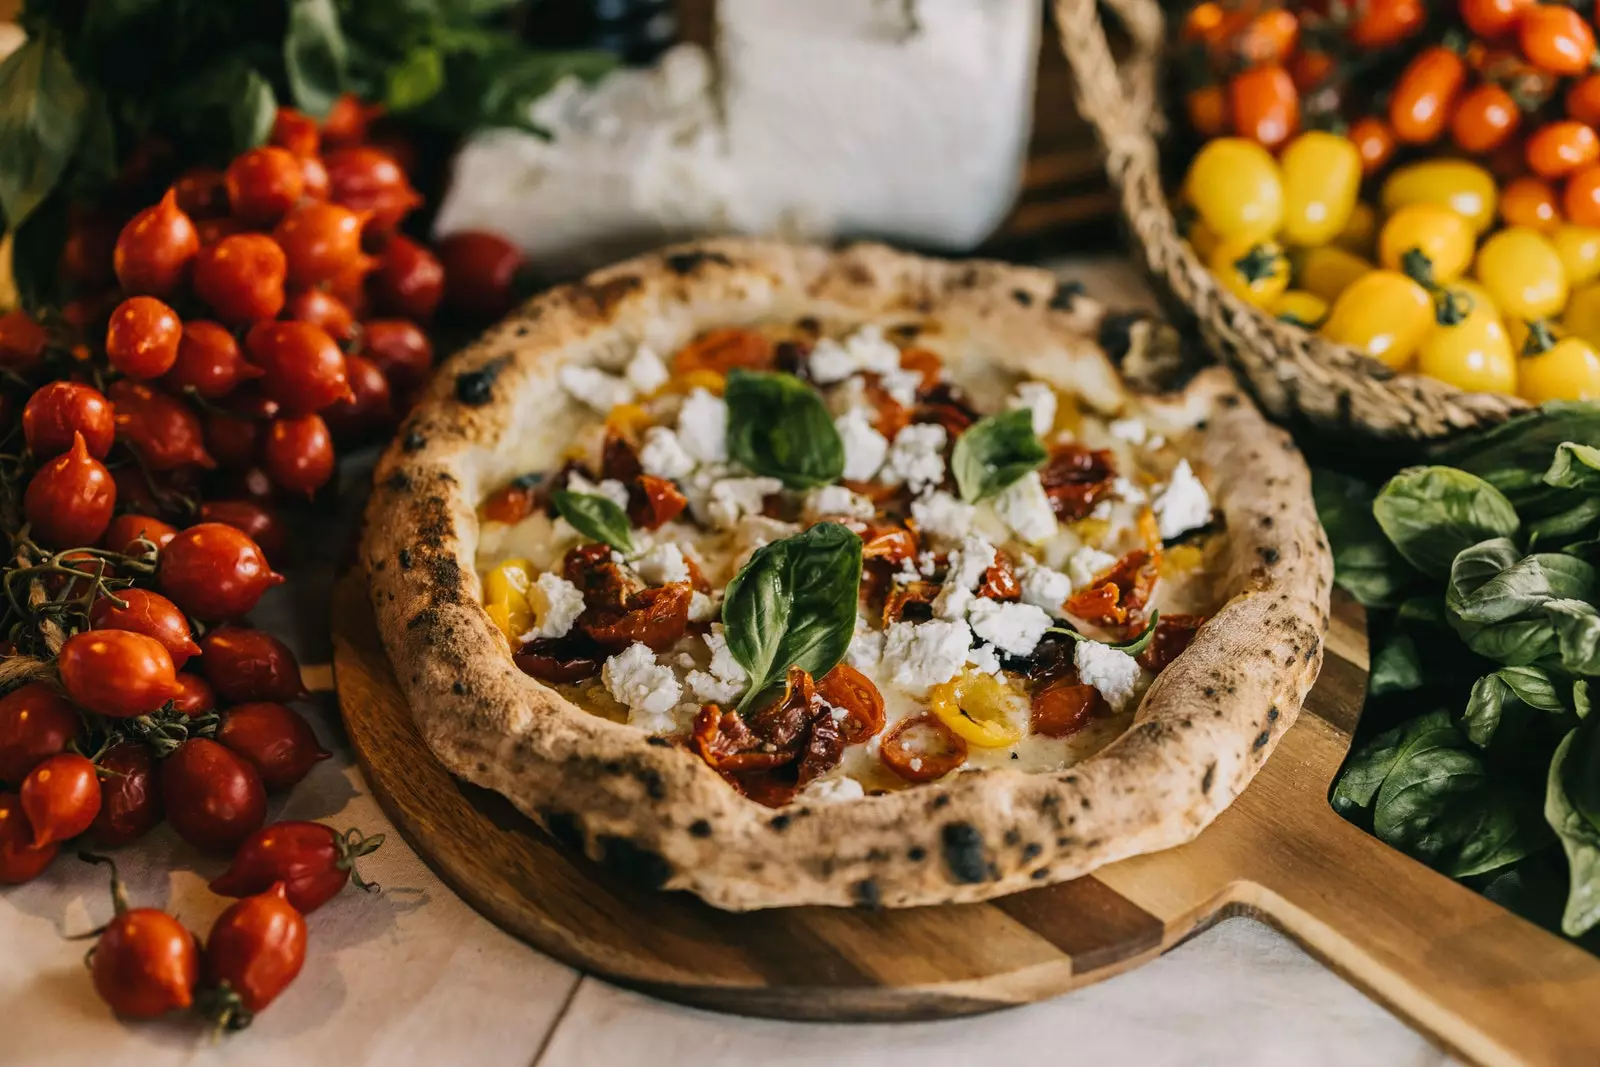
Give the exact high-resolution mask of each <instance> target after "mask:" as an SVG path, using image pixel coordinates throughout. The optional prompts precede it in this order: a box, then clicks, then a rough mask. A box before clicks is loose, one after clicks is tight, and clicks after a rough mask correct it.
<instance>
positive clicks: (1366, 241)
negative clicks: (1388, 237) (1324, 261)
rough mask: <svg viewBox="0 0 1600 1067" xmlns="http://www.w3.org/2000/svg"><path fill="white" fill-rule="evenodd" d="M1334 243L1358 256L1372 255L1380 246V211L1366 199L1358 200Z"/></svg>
mask: <svg viewBox="0 0 1600 1067" xmlns="http://www.w3.org/2000/svg"><path fill="white" fill-rule="evenodd" d="M1333 243H1334V244H1336V245H1338V246H1339V247H1340V248H1342V249H1344V250H1345V251H1347V252H1354V253H1355V254H1356V255H1358V256H1371V255H1372V253H1373V252H1374V251H1376V250H1377V247H1378V213H1377V211H1376V210H1374V209H1373V207H1372V205H1371V204H1369V203H1367V202H1366V201H1365V200H1357V201H1356V204H1355V206H1354V207H1353V208H1351V209H1350V217H1349V218H1348V219H1346V220H1345V224H1344V229H1342V230H1340V231H1339V232H1338V234H1337V235H1335V236H1334V238H1333Z"/></svg>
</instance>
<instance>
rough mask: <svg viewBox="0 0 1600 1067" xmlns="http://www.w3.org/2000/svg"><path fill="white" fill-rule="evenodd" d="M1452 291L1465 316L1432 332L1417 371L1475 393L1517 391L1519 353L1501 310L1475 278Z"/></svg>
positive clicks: (1419, 355)
mask: <svg viewBox="0 0 1600 1067" xmlns="http://www.w3.org/2000/svg"><path fill="white" fill-rule="evenodd" d="M1448 294H1449V298H1450V304H1449V307H1450V308H1451V309H1453V311H1454V313H1455V314H1457V315H1458V316H1459V318H1458V319H1457V320H1456V321H1446V322H1439V323H1437V324H1436V325H1435V326H1434V328H1433V329H1432V330H1431V331H1429V333H1428V336H1427V337H1426V338H1424V339H1423V342H1422V345H1421V347H1419V348H1418V349H1417V370H1419V371H1421V372H1422V373H1423V374H1426V375H1427V376H1428V377H1430V378H1437V379H1439V380H1440V381H1441V382H1445V383H1447V384H1449V385H1453V386H1455V387H1456V388H1457V389H1464V390H1466V391H1467V392H1470V393H1509V394H1515V393H1516V391H1517V357H1516V352H1515V350H1514V349H1513V348H1512V347H1511V338H1510V336H1509V335H1508V334H1507V333H1506V328H1505V325H1504V324H1503V323H1502V322H1501V321H1500V309H1499V308H1497V307H1495V306H1494V301H1493V300H1492V299H1491V298H1490V296H1489V294H1488V293H1487V292H1485V291H1484V290H1483V288H1482V287H1480V286H1477V285H1474V284H1473V283H1471V282H1457V283H1455V284H1454V285H1451V286H1450V287H1449V290H1448ZM1446 314H1449V312H1446Z"/></svg>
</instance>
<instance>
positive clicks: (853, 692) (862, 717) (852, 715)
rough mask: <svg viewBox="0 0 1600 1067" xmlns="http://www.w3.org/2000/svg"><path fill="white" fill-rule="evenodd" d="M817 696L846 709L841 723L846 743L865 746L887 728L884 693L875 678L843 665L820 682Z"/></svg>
mask: <svg viewBox="0 0 1600 1067" xmlns="http://www.w3.org/2000/svg"><path fill="white" fill-rule="evenodd" d="M817 696H819V697H821V698H822V699H823V700H825V701H827V702H828V703H829V704H832V705H833V706H834V707H836V708H843V709H844V718H842V719H840V720H839V736H841V737H843V738H844V741H845V743H846V744H849V745H861V744H865V743H866V742H867V741H868V740H869V739H870V738H871V737H872V735H873V734H875V733H877V732H878V731H879V730H881V729H883V721H884V714H883V694H882V693H880V692H878V687H877V686H875V685H873V684H872V679H871V678H868V677H867V676H866V675H864V674H862V673H861V672H860V671H858V670H856V669H855V668H854V667H852V666H850V664H848V663H841V664H839V665H838V666H836V667H834V668H833V670H831V671H829V672H828V673H827V674H824V675H823V676H822V680H821V681H819V682H817Z"/></svg>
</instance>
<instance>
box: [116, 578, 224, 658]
mask: <svg viewBox="0 0 1600 1067" xmlns="http://www.w3.org/2000/svg"><path fill="white" fill-rule="evenodd" d="M115 597H116V599H112V598H111V597H101V598H100V599H98V600H96V601H95V602H94V607H92V608H90V609H89V626H90V628H91V629H95V630H127V631H129V632H131V633H136V634H144V635H145V636H146V637H153V638H155V639H156V640H157V641H159V642H161V647H162V648H165V649H166V650H167V654H168V655H169V656H171V657H172V666H173V668H174V669H178V668H181V667H182V666H183V665H184V664H185V663H187V662H189V657H190V656H198V655H199V654H200V646H199V645H197V644H195V643H194V634H193V632H192V631H191V630H190V629H189V620H188V619H186V618H184V617H183V612H181V611H179V610H178V605H176V604H174V603H173V602H172V601H170V600H168V599H167V598H166V597H164V596H162V595H161V594H160V593H152V592H151V591H150V590H148V589H138V588H132V589H119V590H117V592H116V594H115ZM117 600H121V601H122V602H123V603H125V604H126V605H127V607H118V606H117V603H116V601H117Z"/></svg>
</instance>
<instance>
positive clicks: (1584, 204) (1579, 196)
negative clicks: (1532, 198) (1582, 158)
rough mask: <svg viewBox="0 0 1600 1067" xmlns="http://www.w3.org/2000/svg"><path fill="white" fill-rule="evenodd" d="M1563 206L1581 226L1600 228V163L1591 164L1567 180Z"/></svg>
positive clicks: (1569, 215)
mask: <svg viewBox="0 0 1600 1067" xmlns="http://www.w3.org/2000/svg"><path fill="white" fill-rule="evenodd" d="M1561 206H1562V207H1563V208H1565V209H1566V214H1567V218H1568V219H1569V220H1571V221H1572V222H1574V223H1577V224H1578V225H1579V226H1600V163H1591V164H1589V165H1588V166H1586V167H1583V168H1581V169H1579V170H1578V171H1576V172H1574V173H1573V174H1572V176H1571V177H1569V178H1568V179H1567V187H1566V190H1565V191H1564V192H1563V194H1562V200H1561Z"/></svg>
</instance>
